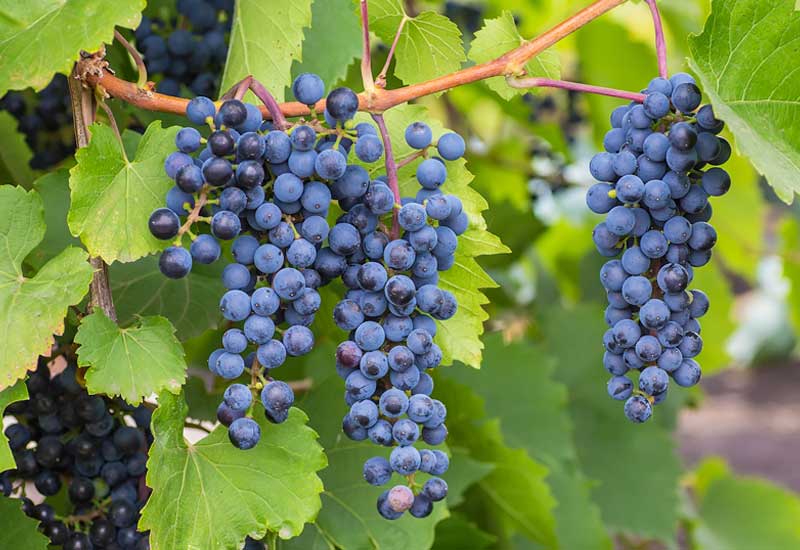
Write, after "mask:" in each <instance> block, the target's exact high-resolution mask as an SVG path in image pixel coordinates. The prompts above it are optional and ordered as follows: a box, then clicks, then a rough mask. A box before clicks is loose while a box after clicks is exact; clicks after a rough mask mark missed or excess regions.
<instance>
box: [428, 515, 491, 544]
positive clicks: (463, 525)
mask: <svg viewBox="0 0 800 550" xmlns="http://www.w3.org/2000/svg"><path fill="white" fill-rule="evenodd" d="M495 540H496V537H494V536H493V535H490V534H489V533H487V532H486V531H483V530H481V529H480V528H479V527H478V526H477V525H475V524H474V523H471V522H470V521H468V520H467V519H466V518H465V517H463V516H461V515H457V514H454V515H452V516H450V517H449V518H447V519H446V520H444V521H443V522H441V523H439V525H437V526H436V540H435V541H434V544H433V550H463V549H464V548H469V549H470V550H484V549H486V548H490V547H491V546H492V544H493V543H494V542H495Z"/></svg>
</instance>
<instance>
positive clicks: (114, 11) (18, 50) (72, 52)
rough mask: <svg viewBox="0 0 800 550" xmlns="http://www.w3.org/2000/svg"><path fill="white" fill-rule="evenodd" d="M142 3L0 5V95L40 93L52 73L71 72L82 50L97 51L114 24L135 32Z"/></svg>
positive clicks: (71, 0)
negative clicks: (26, 91)
mask: <svg viewBox="0 0 800 550" xmlns="http://www.w3.org/2000/svg"><path fill="white" fill-rule="evenodd" d="M144 7H145V1H144V0H130V1H127V2H113V3H110V4H106V3H97V2H94V1H93V0H37V1H36V2H4V3H3V5H2V7H0V59H3V60H4V63H3V70H2V71H0V96H2V95H3V94H5V93H6V91H7V90H21V89H23V88H27V87H28V86H32V87H33V88H34V89H36V90H40V89H42V88H44V87H45V86H47V84H49V83H50V80H51V79H52V78H53V73H64V74H69V72H70V70H71V69H72V64H73V63H74V62H75V61H77V60H78V56H79V54H80V51H81V50H86V51H96V50H99V49H100V47H101V46H102V44H103V42H111V40H112V39H113V38H114V26H115V25H119V26H120V27H125V28H128V29H133V28H136V26H137V25H138V24H139V21H140V19H141V11H142V10H143V9H144Z"/></svg>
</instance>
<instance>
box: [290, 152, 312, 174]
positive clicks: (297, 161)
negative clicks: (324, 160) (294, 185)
mask: <svg viewBox="0 0 800 550" xmlns="http://www.w3.org/2000/svg"><path fill="white" fill-rule="evenodd" d="M316 162H317V152H316V151H313V150H312V151H292V152H291V154H290V155H289V160H288V166H289V170H291V172H292V174H294V175H295V176H297V177H298V178H309V177H311V176H313V175H314V166H315V164H316Z"/></svg>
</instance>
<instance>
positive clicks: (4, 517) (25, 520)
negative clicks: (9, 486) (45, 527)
mask: <svg viewBox="0 0 800 550" xmlns="http://www.w3.org/2000/svg"><path fill="white" fill-rule="evenodd" d="M37 527H38V522H37V521H36V520H34V519H31V518H29V517H28V516H26V515H25V514H24V513H23V512H22V501H20V500H19V499H16V498H7V497H0V548H24V549H25V550H46V549H47V548H49V547H48V542H49V541H48V540H47V537H45V536H44V535H43V534H41V533H40V532H39V530H38V528H37Z"/></svg>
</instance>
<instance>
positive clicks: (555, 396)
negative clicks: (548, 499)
mask: <svg viewBox="0 0 800 550" xmlns="http://www.w3.org/2000/svg"><path fill="white" fill-rule="evenodd" d="M484 343H485V344H486V350H485V352H484V361H483V367H484V368H483V369H481V370H480V371H475V370H472V369H460V368H451V369H445V370H441V371H440V373H441V374H442V375H444V376H447V377H448V378H453V379H455V380H458V381H459V382H461V383H462V384H465V385H467V386H469V387H470V388H474V389H475V391H476V393H478V394H479V395H480V396H481V397H482V398H483V400H484V403H485V408H486V412H487V414H488V415H489V416H491V417H495V418H499V419H500V429H501V431H502V433H503V439H504V441H505V442H506V443H507V444H508V445H509V446H511V447H521V448H524V449H526V450H527V452H528V454H529V455H530V456H531V457H533V458H535V459H536V460H539V461H541V462H543V463H544V464H546V465H547V466H548V468H549V469H550V474H549V475H548V477H547V483H548V485H549V486H550V490H551V491H552V492H553V494H554V496H555V497H556V501H557V502H558V504H557V506H556V508H555V510H554V512H553V513H554V515H555V518H556V532H557V537H558V541H559V543H560V547H562V548H582V549H586V550H589V549H603V550H606V549H609V548H610V547H611V540H610V539H609V537H608V534H607V533H606V531H605V527H604V526H603V523H602V521H601V520H600V512H599V509H598V508H597V506H596V505H595V504H594V503H593V502H591V498H590V495H589V484H588V482H587V480H586V479H585V477H584V475H583V474H582V472H581V471H580V470H579V468H578V464H577V455H576V451H575V447H574V442H573V430H572V423H571V421H570V418H569V414H568V410H567V388H566V387H565V386H563V385H562V384H560V383H558V382H556V381H555V380H554V379H553V371H554V369H555V367H556V363H555V361H554V360H553V358H552V357H551V356H549V355H547V354H546V353H544V352H543V351H542V350H541V349H540V348H538V347H534V346H532V345H530V344H528V343H526V342H515V343H513V344H505V343H504V342H503V339H502V337H501V335H500V334H492V335H490V336H487V337H486V338H485V339H484ZM531 419H536V421H535V422H531ZM576 521H580V523H581V529H575V528H574V525H575V522H576Z"/></svg>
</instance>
